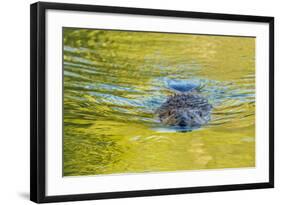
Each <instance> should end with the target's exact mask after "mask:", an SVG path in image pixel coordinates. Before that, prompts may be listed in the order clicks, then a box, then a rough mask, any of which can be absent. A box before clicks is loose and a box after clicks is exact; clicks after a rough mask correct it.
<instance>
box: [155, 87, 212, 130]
mask: <svg viewBox="0 0 281 205" xmlns="http://www.w3.org/2000/svg"><path fill="white" fill-rule="evenodd" d="M211 109H212V106H211V105H210V104H209V103H208V100H207V99H206V98H204V97H202V96H201V95H199V94H197V93H194V92H190V93H180V94H174V95H172V96H170V97H168V99H167V100H166V102H164V103H163V104H162V105H161V106H160V107H159V108H158V109H157V110H156V114H157V115H158V117H159V120H160V121H161V122H162V123H163V124H165V125H170V126H180V127H190V128H192V127H200V126H202V125H205V124H207V123H208V121H209V120H210V115H211Z"/></svg>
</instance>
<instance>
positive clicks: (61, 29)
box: [30, 2, 274, 203]
mask: <svg viewBox="0 0 281 205" xmlns="http://www.w3.org/2000/svg"><path fill="white" fill-rule="evenodd" d="M30 19H31V177H30V178H31V181H30V186H31V195H30V197H31V200H32V201H34V202H38V203H42V202H59V201H74V200H90V199H106V198H120V197H137V196H153V195H166V194H184V193H195V192H212V191H228V190H244V189H258V188H272V187H273V186H274V139H273V138H274V105H273V103H274V91H273V89H274V82H273V80H274V18H273V17H264V16H247V15H230V14H215V13H201V12H187V11H172V10H156V9H143V8H125V7H108V6H94V5H79V4H63V3H46V2H40V3H35V4H32V5H31V18H30Z"/></svg>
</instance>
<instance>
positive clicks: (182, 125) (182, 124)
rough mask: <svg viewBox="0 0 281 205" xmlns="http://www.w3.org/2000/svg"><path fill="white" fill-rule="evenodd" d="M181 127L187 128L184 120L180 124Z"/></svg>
mask: <svg viewBox="0 0 281 205" xmlns="http://www.w3.org/2000/svg"><path fill="white" fill-rule="evenodd" d="M178 125H179V126H180V127H186V126H187V123H186V120H184V119H182V120H181V121H180V122H179V124H178Z"/></svg>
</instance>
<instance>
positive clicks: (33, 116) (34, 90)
mask: <svg viewBox="0 0 281 205" xmlns="http://www.w3.org/2000/svg"><path fill="white" fill-rule="evenodd" d="M48 9H54V10H67V11H86V12H102V13H120V14H137V15H150V16H169V17H181V18H195V19H216V20H230V21H247V22H263V23H268V24H269V51H268V52H269V84H270V85H269V96H270V99H269V108H268V109H269V112H268V113H269V138H270V139H269V181H267V182H263V183H249V184H238V185H237V184H235V185H234V184H230V185H220V186H204V187H188V188H170V189H157V190H155V189H153V190H138V191H124V192H107V193H89V194H74V195H59V196H46V189H45V188H46V179H45V176H46V166H45V163H46V154H45V151H46V135H45V133H46V127H45V123H46V121H45V117H46V96H45V95H46V93H45V90H46V81H45V74H46V70H45V69H46V68H45V64H46V59H45V48H46V47H45V38H46V30H45V26H46V11H47V10H48ZM30 11H31V12H30V67H31V70H30V199H31V201H34V202H37V203H45V202H62V201H76V200H97V199H109V198H123V197H141V196H154V195H169V194H186V193H198V192H215V191H216V192H217V191H230V190H245V189H260V188H273V187H274V17H265V16H249V15H233V14H218V13H202V12H187V11H172V10H156V9H144V8H125V7H110V6H96V5H82V4H65V3H47V2H38V3H34V4H32V5H31V7H30Z"/></svg>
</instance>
